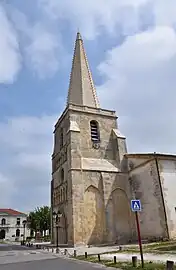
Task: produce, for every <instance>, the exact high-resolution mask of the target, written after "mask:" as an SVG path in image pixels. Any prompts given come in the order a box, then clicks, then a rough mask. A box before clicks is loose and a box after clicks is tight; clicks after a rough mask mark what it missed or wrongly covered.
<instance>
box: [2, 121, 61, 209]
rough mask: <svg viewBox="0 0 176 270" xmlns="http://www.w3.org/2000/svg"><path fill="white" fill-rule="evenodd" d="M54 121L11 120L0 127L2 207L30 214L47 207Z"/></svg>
mask: <svg viewBox="0 0 176 270" xmlns="http://www.w3.org/2000/svg"><path fill="white" fill-rule="evenodd" d="M56 119H57V117H56V116H41V117H17V118H15V117H14V118H10V119H8V120H7V121H6V122H4V123H1V124H0V148H1V153H2V154H3V159H1V162H0V172H1V174H0V186H1V192H2V191H3V196H2V194H1V196H0V205H1V206H2V207H3V206H4V207H12V206H13V207H14V208H17V209H21V210H22V209H23V210H30V209H33V208H35V207H36V205H42V204H48V203H49V189H50V181H51V154H52V148H53V134H52V131H53V128H54V123H55V122H56ZM31 198H32V199H31ZM21 202H23V205H22V204H21Z"/></svg>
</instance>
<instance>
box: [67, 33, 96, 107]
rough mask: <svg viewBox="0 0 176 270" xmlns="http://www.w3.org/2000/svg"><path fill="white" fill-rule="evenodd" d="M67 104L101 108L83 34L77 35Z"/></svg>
mask: <svg viewBox="0 0 176 270" xmlns="http://www.w3.org/2000/svg"><path fill="white" fill-rule="evenodd" d="M67 104H74V105H81V106H88V107H94V108H99V103H98V98H97V94H96V90H95V86H94V83H93V79H92V74H91V71H90V69H89V64H88V61H87V56H86V53H85V50H84V45H83V40H82V37H81V34H80V33H79V32H78V33H77V36H76V42H75V49H74V55H73V61H72V70H71V75H70V85H69V90H68V98H67Z"/></svg>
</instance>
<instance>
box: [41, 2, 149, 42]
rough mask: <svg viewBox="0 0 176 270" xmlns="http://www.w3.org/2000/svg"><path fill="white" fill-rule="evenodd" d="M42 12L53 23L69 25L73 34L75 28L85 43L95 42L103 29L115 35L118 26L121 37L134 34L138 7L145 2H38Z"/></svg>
mask: <svg viewBox="0 0 176 270" xmlns="http://www.w3.org/2000/svg"><path fill="white" fill-rule="evenodd" d="M38 1H39V3H40V6H41V7H42V8H43V9H44V10H45V12H46V13H47V14H48V15H50V16H51V18H54V19H57V18H58V19H64V20H67V21H69V22H70V24H71V27H73V28H74V31H76V30H77V29H78V28H79V29H80V30H81V32H82V33H83V36H85V37H86V38H88V39H94V38H95V36H96V35H97V34H99V33H100V32H101V30H102V27H104V28H105V29H106V30H107V31H108V32H114V31H116V25H117V24H120V26H121V27H122V28H123V32H124V33H130V34H131V33H133V32H135V31H137V30H138V28H139V24H140V7H141V6H142V5H143V4H145V3H146V2H147V0H133V1H132V0H123V1H117V0H110V1H106V0H97V1H94V0H90V1H88V2H86V5H85V3H84V1H81V0H75V1H70V0H65V1H57V0H38Z"/></svg>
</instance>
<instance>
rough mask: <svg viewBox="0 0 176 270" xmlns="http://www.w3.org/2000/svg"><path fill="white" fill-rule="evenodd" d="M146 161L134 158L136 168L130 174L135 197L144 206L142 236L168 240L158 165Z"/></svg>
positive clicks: (140, 216)
mask: <svg viewBox="0 0 176 270" xmlns="http://www.w3.org/2000/svg"><path fill="white" fill-rule="evenodd" d="M146 161H147V159H146V160H143V163H142V160H141V161H140V158H138V159H137V158H136V160H135V159H134V158H133V165H134V168H133V170H131V171H130V173H129V176H130V183H131V187H132V190H133V195H134V197H135V198H136V199H140V200H141V204H142V211H141V212H140V214H139V219H140V226H141V235H142V238H143V239H152V238H155V237H157V238H160V237H163V238H166V237H167V228H166V222H165V215H164V207H163V201H162V196H161V189H160V184H159V179H158V173H157V169H156V164H155V161H154V160H150V159H149V160H148V162H146ZM129 163H130V159H129ZM140 163H142V165H141V166H139V164H140ZM135 164H137V167H136V168H135Z"/></svg>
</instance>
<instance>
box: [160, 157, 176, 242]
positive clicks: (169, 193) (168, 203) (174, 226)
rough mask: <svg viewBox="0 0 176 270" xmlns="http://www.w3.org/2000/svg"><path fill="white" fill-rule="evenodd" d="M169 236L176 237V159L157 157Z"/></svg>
mask: <svg viewBox="0 0 176 270" xmlns="http://www.w3.org/2000/svg"><path fill="white" fill-rule="evenodd" d="M158 163H159V170H160V176H161V185H162V189H163V197H164V202H165V209H166V215H167V224H168V230H169V237H170V238H176V160H171V159H159V160H158Z"/></svg>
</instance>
